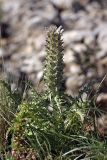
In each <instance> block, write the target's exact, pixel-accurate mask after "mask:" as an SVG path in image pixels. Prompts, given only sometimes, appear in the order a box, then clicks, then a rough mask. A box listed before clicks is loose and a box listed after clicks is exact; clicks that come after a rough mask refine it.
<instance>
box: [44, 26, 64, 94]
mask: <svg viewBox="0 0 107 160" xmlns="http://www.w3.org/2000/svg"><path fill="white" fill-rule="evenodd" d="M62 32H63V30H62V27H59V28H57V27H55V26H52V27H50V28H49V30H48V32H47V39H46V53H47V56H46V64H45V73H44V80H45V83H46V86H47V89H48V90H49V92H51V93H58V92H60V91H61V90H62V83H63V68H64V63H63V50H64V48H63V40H62Z"/></svg>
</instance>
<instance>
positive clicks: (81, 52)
mask: <svg viewBox="0 0 107 160" xmlns="http://www.w3.org/2000/svg"><path fill="white" fill-rule="evenodd" d="M51 25H56V26H60V25H61V26H62V27H63V28H64V33H63V39H64V48H65V51H64V63H65V69H64V76H65V78H66V82H65V85H66V88H67V92H68V93H70V94H73V95H76V94H77V93H78V90H79V88H80V87H81V86H83V85H85V84H86V83H89V82H90V81H91V82H92V81H94V82H95V83H94V86H93V88H94V92H96V88H97V87H96V86H98V85H99V84H101V81H102V80H103V83H102V85H101V89H100V93H101V95H100V98H99V99H101V98H102V97H103V98H102V99H104V100H105V101H106V105H107V78H106V77H105V78H104V76H105V75H106V73H107V0H0V28H1V37H0V46H1V47H0V75H1V76H2V77H3V76H4V74H3V72H2V71H3V70H4V71H5V78H7V79H8V81H9V82H10V83H11V84H12V87H13V89H14V88H15V87H16V85H17V84H18V81H19V79H21V78H22V77H23V76H26V77H27V78H28V79H29V80H30V81H31V82H32V83H33V85H34V86H37V85H38V84H39V82H40V81H41V79H42V77H43V64H44V60H45V56H46V52H45V38H46V31H47V28H48V27H49V26H51ZM41 86H42V85H41Z"/></svg>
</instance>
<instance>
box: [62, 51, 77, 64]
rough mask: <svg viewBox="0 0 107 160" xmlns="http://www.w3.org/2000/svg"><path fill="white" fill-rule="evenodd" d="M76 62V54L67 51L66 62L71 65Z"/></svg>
mask: <svg viewBox="0 0 107 160" xmlns="http://www.w3.org/2000/svg"><path fill="white" fill-rule="evenodd" d="M74 60H75V56H74V52H73V51H72V50H70V49H69V50H66V51H65V54H64V62H65V63H70V62H73V61H74Z"/></svg>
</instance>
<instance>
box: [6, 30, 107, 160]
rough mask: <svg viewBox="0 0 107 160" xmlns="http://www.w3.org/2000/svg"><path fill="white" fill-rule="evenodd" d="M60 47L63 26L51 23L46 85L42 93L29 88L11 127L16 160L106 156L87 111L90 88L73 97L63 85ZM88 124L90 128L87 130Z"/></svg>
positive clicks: (47, 45) (66, 159)
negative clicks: (67, 93)
mask: <svg viewBox="0 0 107 160" xmlns="http://www.w3.org/2000/svg"><path fill="white" fill-rule="evenodd" d="M63 50H64V48H63V40H62V29H61V28H58V29H57V28H56V27H50V28H49V30H48V32H47V40H46V52H47V56H46V63H45V67H44V82H45V86H46V89H45V91H44V92H43V93H39V92H37V91H35V90H34V89H31V95H30V96H29V97H28V98H27V99H26V100H25V101H24V102H22V103H21V104H20V105H18V112H17V113H16V114H15V118H14V120H13V123H12V126H11V127H10V130H11V132H12V144H11V148H12V157H13V158H14V159H15V160H21V159H23V160H33V159H35V160H36V159H38V160H79V159H84V160H85V159H90V160H91V159H92V160H98V159H99V158H101V159H102V160H103V159H105V157H106V156H107V154H106V148H105V146H106V141H104V142H101V141H100V137H99V136H98V134H96V128H95V126H94V125H93V124H94V118H91V116H89V114H88V112H90V110H92V112H93V111H94V106H95V105H94V100H93V101H91V100H90V99H89V97H88V93H89V92H90V90H88V88H84V89H82V90H81V91H80V92H79V95H78V97H75V98H73V97H69V96H68V95H66V94H65V90H64V88H63V87H62V86H63V68H64V63H63ZM84 93H85V94H86V95H87V96H86V99H84V98H83V94H84ZM10 102H11V101H10ZM11 106H12V105H11ZM88 125H91V127H93V129H92V130H90V131H87V128H88ZM95 152H98V154H96V153H95ZM6 160H7V159H6Z"/></svg>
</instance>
